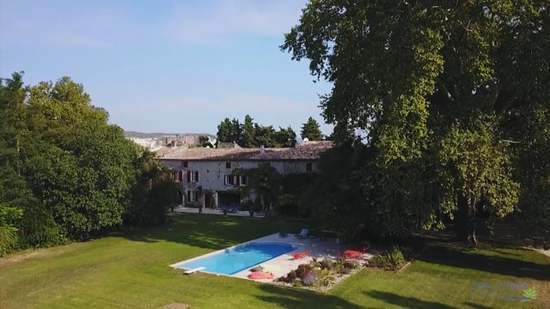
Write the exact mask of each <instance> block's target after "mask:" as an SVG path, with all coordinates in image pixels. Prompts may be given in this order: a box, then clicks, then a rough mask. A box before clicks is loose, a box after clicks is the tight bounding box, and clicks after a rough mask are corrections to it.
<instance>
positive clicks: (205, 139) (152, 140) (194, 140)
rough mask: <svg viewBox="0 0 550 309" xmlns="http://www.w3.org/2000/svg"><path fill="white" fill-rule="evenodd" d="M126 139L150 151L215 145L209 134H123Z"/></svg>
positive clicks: (214, 140) (213, 138) (128, 132)
mask: <svg viewBox="0 0 550 309" xmlns="http://www.w3.org/2000/svg"><path fill="white" fill-rule="evenodd" d="M125 135H126V138H128V139H129V140H131V141H133V142H134V143H136V144H138V145H141V146H143V147H145V148H147V149H149V150H151V151H158V150H161V149H162V148H164V147H183V148H191V147H203V146H206V147H208V146H213V145H215V144H216V137H215V136H213V135H210V134H200V133H186V134H171V133H140V132H132V131H127V132H125Z"/></svg>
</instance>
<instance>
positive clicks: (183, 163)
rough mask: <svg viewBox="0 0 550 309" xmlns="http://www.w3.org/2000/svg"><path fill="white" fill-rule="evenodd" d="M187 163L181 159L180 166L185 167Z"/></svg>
mask: <svg viewBox="0 0 550 309" xmlns="http://www.w3.org/2000/svg"><path fill="white" fill-rule="evenodd" d="M188 165H189V164H187V161H182V162H181V167H183V168H187V167H188Z"/></svg>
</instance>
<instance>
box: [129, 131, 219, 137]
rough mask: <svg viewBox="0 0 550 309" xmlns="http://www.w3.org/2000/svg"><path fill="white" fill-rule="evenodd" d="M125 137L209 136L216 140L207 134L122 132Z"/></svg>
mask: <svg viewBox="0 0 550 309" xmlns="http://www.w3.org/2000/svg"><path fill="white" fill-rule="evenodd" d="M124 135H125V136H126V137H133V138H160V137H176V136H209V137H212V138H216V136H215V135H212V134H209V133H161V132H159V133H144V132H137V131H124Z"/></svg>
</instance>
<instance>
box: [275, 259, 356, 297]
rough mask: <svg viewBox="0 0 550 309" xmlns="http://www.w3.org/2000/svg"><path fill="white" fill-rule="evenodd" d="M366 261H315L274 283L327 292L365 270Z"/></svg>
mask: <svg viewBox="0 0 550 309" xmlns="http://www.w3.org/2000/svg"><path fill="white" fill-rule="evenodd" d="M365 264H366V261H365V260H363V259H362V257H360V258H358V259H353V260H351V259H345V258H340V259H336V260H333V259H328V258H325V259H322V260H317V259H315V258H314V259H313V260H312V261H311V262H309V263H304V264H300V265H299V266H298V268H297V269H295V270H292V271H290V272H289V273H288V274H287V275H286V276H283V277H279V278H277V279H276V280H275V281H274V282H276V283H279V284H283V285H287V286H294V287H303V288H309V289H313V290H317V291H327V290H329V289H330V288H332V287H333V286H334V285H335V284H336V283H338V282H339V281H341V280H343V279H345V278H346V277H348V276H350V275H351V274H353V273H355V272H356V271H358V270H360V269H361V268H363V267H364V266H365Z"/></svg>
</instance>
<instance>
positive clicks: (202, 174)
mask: <svg viewBox="0 0 550 309" xmlns="http://www.w3.org/2000/svg"><path fill="white" fill-rule="evenodd" d="M331 147H332V142H327V141H320V142H307V143H304V144H301V145H297V146H296V147H293V148H215V149H211V148H189V149H185V148H176V149H167V150H165V151H159V152H158V156H159V158H160V160H161V161H162V162H163V163H164V164H165V165H166V166H167V167H168V168H170V169H171V170H172V172H173V175H174V179H175V181H176V182H177V183H179V184H180V186H181V200H182V204H183V205H184V206H194V207H212V208H220V207H223V208H233V207H238V206H239V204H240V201H241V198H240V195H239V187H240V186H246V185H247V184H248V179H247V177H246V176H243V175H240V176H239V175H236V170H238V169H253V168H257V167H258V166H259V165H260V164H262V163H267V164H269V165H271V166H272V167H273V168H274V169H276V170H277V171H278V172H279V173H280V174H281V175H288V174H304V173H317V172H318V171H319V163H318V161H319V157H320V155H321V153H322V152H324V151H326V150H328V149H329V148H331Z"/></svg>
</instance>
